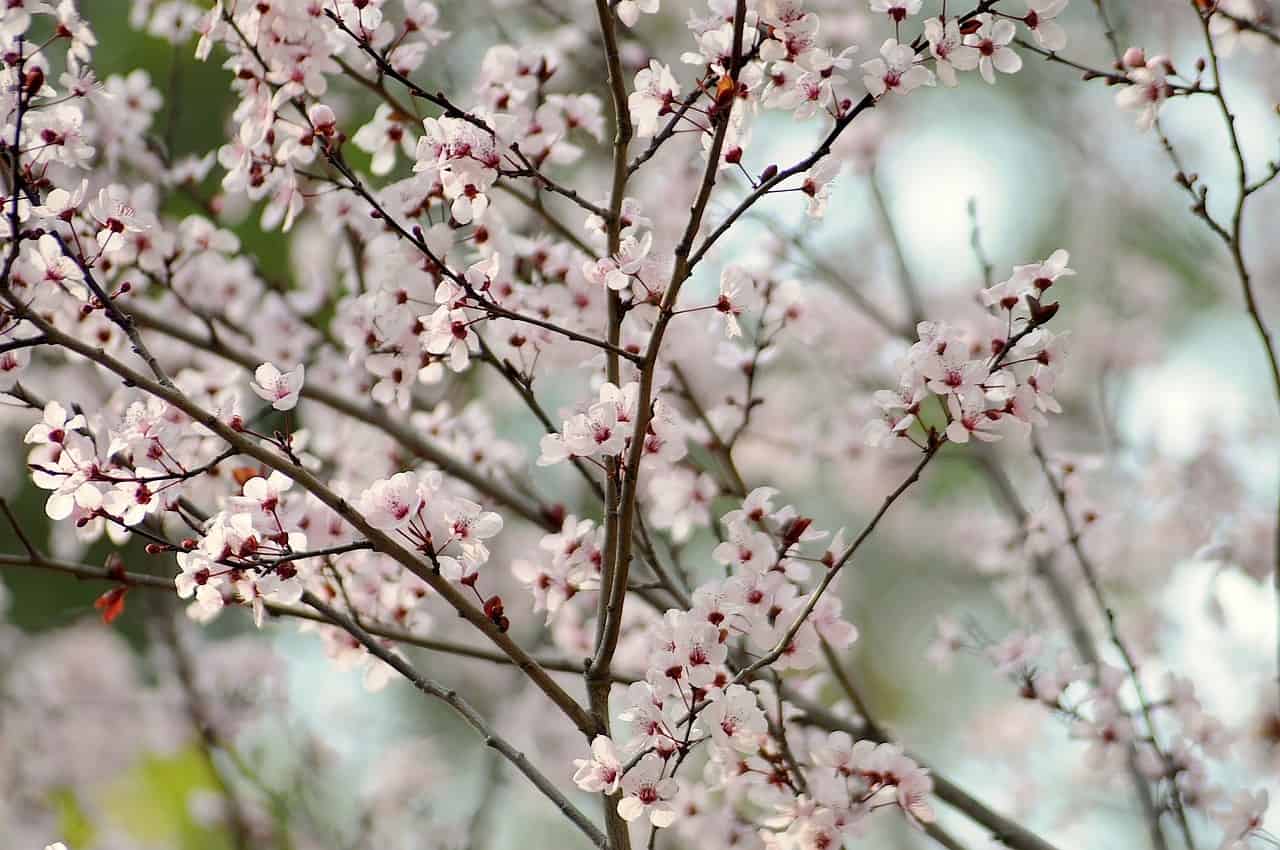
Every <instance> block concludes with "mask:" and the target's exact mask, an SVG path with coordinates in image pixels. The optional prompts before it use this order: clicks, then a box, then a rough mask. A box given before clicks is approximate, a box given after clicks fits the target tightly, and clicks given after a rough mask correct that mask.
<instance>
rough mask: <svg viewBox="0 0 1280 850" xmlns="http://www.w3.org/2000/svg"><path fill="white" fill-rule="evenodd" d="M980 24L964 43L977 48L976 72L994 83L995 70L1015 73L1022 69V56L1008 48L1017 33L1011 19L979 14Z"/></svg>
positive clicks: (1003, 72)
mask: <svg viewBox="0 0 1280 850" xmlns="http://www.w3.org/2000/svg"><path fill="white" fill-rule="evenodd" d="M979 20H981V21H982V26H981V27H979V28H978V31H977V32H975V33H973V34H972V35H969V36H968V37H966V38H965V40H964V43H965V44H967V45H969V46H971V47H975V48H977V50H978V56H979V59H978V73H980V74H982V79H984V80H986V81H987V82H988V83H991V84H993V85H994V84H995V81H996V71H999V72H1000V73H1002V74H1015V73H1017V72H1018V71H1019V70H1021V69H1022V57H1020V56H1019V55H1018V54H1016V53H1014V52H1013V50H1012V49H1010V47H1009V44H1010V42H1012V41H1013V38H1014V36H1015V35H1017V34H1018V31H1017V28H1016V27H1015V26H1014V25H1013V21H1007V20H1005V19H1003V18H999V19H997V18H993V17H992V16H991V15H980V16H979Z"/></svg>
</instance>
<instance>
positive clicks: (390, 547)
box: [0, 284, 594, 735]
mask: <svg viewBox="0 0 1280 850" xmlns="http://www.w3.org/2000/svg"><path fill="white" fill-rule="evenodd" d="M0 295H3V296H4V297H5V299H7V300H8V301H9V303H10V305H11V306H12V307H13V308H14V310H15V312H17V313H18V314H19V315H21V316H22V317H23V318H25V319H26V320H27V321H29V322H31V323H32V324H33V325H35V326H36V327H37V328H39V329H40V330H42V331H43V332H44V333H45V334H47V335H48V336H49V339H50V340H51V341H52V342H54V343H55V344H56V345H60V346H62V347H64V348H66V349H67V350H69V351H72V352H75V353H76V354H79V355H80V356H82V357H84V358H86V359H87V360H90V361H92V362H94V363H97V364H98V365H99V366H102V367H103V368H105V369H106V370H107V371H109V372H113V373H114V374H116V375H117V376H118V377H120V378H122V379H123V380H124V381H125V383H126V384H130V385H133V386H136V387H137V388H139V389H140V390H142V391H144V392H147V393H149V394H151V395H153V396H155V397H157V398H159V399H161V400H163V401H166V402H168V403H169V404H171V405H172V406H174V407H175V408H177V409H178V410H181V411H182V412H184V413H186V414H187V415H188V416H190V417H191V418H192V419H193V420H194V421H195V422H198V423H199V424H201V425H203V426H204V427H206V428H208V429H209V431H210V432H212V433H213V434H216V435H217V436H218V437H220V438H221V439H222V440H223V441H225V442H226V443H228V444H229V445H231V446H234V447H235V448H237V449H239V450H240V452H241V453H242V454H245V455H248V456H250V457H252V458H254V459H255V460H258V461H259V462H260V463H262V464H264V465H266V466H267V467H269V468H271V469H274V470H277V471H279V472H282V473H284V474H285V475H287V476H289V477H290V478H291V479H293V480H294V481H295V482H297V483H298V484H299V485H301V486H302V487H303V488H304V489H305V490H307V491H308V492H310V493H312V494H313V495H315V496H316V498H317V499H318V500H319V501H321V502H322V503H324V504H325V505H326V506H328V507H329V508H330V509H332V510H333V511H334V512H335V513H337V514H338V515H339V516H340V517H342V518H343V519H344V520H345V521H346V522H347V523H348V524H349V525H351V526H352V527H353V528H355V529H356V530H357V531H358V532H359V533H360V534H361V535H362V536H363V537H365V538H366V539H367V540H368V541H369V542H370V543H371V544H372V545H373V546H374V548H375V549H377V550H378V551H379V552H382V553H383V554H386V555H388V556H390V557H391V558H392V559H394V560H395V561H397V562H398V563H400V564H401V566H403V567H404V568H405V569H407V570H409V572H411V573H413V574H414V575H416V576H418V577H419V578H421V579H422V580H423V581H424V582H426V583H427V585H428V586H430V587H431V588H432V589H433V590H435V591H436V592H437V593H438V594H439V595H440V596H441V597H443V599H444V600H445V602H447V603H448V604H449V605H450V606H452V607H453V608H454V609H455V610H456V611H457V612H458V613H459V614H460V615H461V616H462V617H463V618H465V619H466V620H467V621H468V622H470V623H471V624H472V625H474V626H475V627H476V628H477V629H479V630H480V631H481V632H482V633H483V634H484V635H485V637H487V638H488V639H489V640H491V641H492V642H493V643H494V644H496V645H497V646H498V648H499V649H501V650H502V651H503V652H504V653H506V654H507V655H508V656H510V657H511V659H512V661H513V662H514V663H515V664H516V665H517V666H518V667H519V668H520V669H521V670H522V671H524V673H525V675H527V676H528V677H529V678H530V680H532V681H533V682H534V684H536V685H537V686H538V688H539V689H541V690H542V691H543V693H545V694H546V695H547V697H548V698H549V699H551V701H552V702H553V703H554V704H555V705H556V706H557V707H558V708H559V709H560V710H561V711H562V712H563V713H564V714H565V716H566V717H568V718H569V719H570V720H571V721H572V722H573V724H574V725H575V726H576V727H577V728H578V729H579V730H580V731H582V732H583V733H584V734H588V735H589V734H591V733H592V730H593V728H594V727H593V725H592V723H591V720H590V717H589V716H588V715H587V713H586V711H584V710H583V708H582V706H580V705H579V704H578V703H577V701H576V700H574V698H573V697H572V696H570V695H569V694H568V692H567V691H565V690H564V688H562V687H561V686H560V684H559V683H557V682H556V681H555V680H554V679H552V678H551V677H550V676H549V675H548V674H547V671H546V670H544V669H543V668H542V667H541V666H540V665H539V664H538V663H537V661H535V660H534V659H533V658H532V657H531V656H530V655H529V654H528V653H527V652H525V650H524V649H523V648H521V647H520V646H519V645H518V644H516V643H515V641H513V640H512V639H511V638H510V637H509V636H508V635H507V634H506V633H505V632H503V631H501V630H500V629H499V628H498V627H497V626H496V625H494V624H493V623H492V622H491V621H490V619H489V618H488V617H487V616H486V615H485V613H484V612H483V611H482V610H481V609H480V608H478V607H477V606H476V605H475V604H474V603H473V602H472V601H471V600H470V599H469V598H468V597H467V596H466V595H465V594H464V593H463V592H462V591H460V590H459V589H458V588H457V587H455V586H454V585H453V583H452V582H450V581H448V580H447V579H445V578H444V577H443V576H441V575H440V574H439V573H438V572H436V571H435V570H433V569H432V568H431V566H429V565H427V564H425V563H423V562H422V561H421V560H420V559H419V558H418V557H417V556H416V555H415V554H414V553H413V552H411V551H410V550H408V549H406V548H405V547H404V546H402V545H401V544H400V543H399V542H398V541H397V540H395V539H394V538H393V537H391V536H390V535H388V534H386V533H385V532H383V531H382V530H381V529H378V528H375V527H374V526H372V525H370V524H369V522H368V521H367V520H366V519H365V518H364V516H363V515H361V514H360V512H359V511H357V510H355V509H354V508H353V507H352V506H351V505H350V504H349V503H348V502H347V500H346V499H344V498H342V497H341V496H339V495H338V494H336V493H334V492H333V490H331V489H330V488H329V487H328V486H327V485H325V484H324V483H323V482H322V481H320V479H319V478H317V477H316V476H315V475H314V474H313V473H312V472H311V471H310V470H308V469H306V468H304V467H303V466H301V465H299V464H297V463H294V462H293V461H292V460H289V459H287V458H283V457H281V456H280V455H279V454H278V453H276V452H274V451H270V450H268V449H266V448H263V447H262V446H260V445H259V444H258V443H256V442H254V441H252V440H250V439H248V438H247V437H246V436H245V435H244V434H241V433H240V432H239V431H236V430H235V429H234V428H232V427H231V426H230V425H228V424H226V423H225V422H223V421H221V420H220V419H218V418H217V417H216V416H214V415H213V414H211V413H209V412H208V411H207V410H205V409H204V408H202V407H200V405H198V404H196V403H195V402H193V401H192V400H191V399H190V398H188V397H187V396H186V394H185V393H183V392H181V391H180V390H178V389H176V388H173V387H168V386H165V385H163V384H162V383H160V382H159V381H157V380H153V379H151V378H148V377H147V376H145V375H143V374H141V373H139V372H137V371H135V370H133V369H131V368H130V367H129V366H128V365H126V364H124V363H122V362H120V361H119V360H117V359H115V358H114V357H112V356H110V355H109V354H107V353H106V352H104V351H102V350H101V349H98V348H95V347H93V346H91V345H89V344H87V343H85V342H82V341H81V340H79V339H77V338H75V337H73V336H71V335H69V334H66V333H63V332H62V331H60V330H58V329H57V328H56V327H54V326H53V325H51V324H49V323H48V322H47V321H45V319H44V318H43V317H41V316H40V315H38V314H36V313H35V312H34V311H32V310H31V309H30V308H28V307H27V306H26V305H24V304H23V303H22V302H21V300H20V299H18V298H17V297H16V296H15V295H14V294H13V292H12V290H10V289H9V288H8V286H7V284H6V285H5V286H4V287H2V288H0Z"/></svg>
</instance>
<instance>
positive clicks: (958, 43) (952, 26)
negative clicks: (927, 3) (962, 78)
mask: <svg viewBox="0 0 1280 850" xmlns="http://www.w3.org/2000/svg"><path fill="white" fill-rule="evenodd" d="M924 35H925V38H927V39H928V40H929V52H930V53H932V54H933V59H934V63H933V69H934V71H935V72H936V73H937V75H938V79H940V80H942V84H943V85H944V86H954V85H956V83H957V82H958V80H957V79H956V71H972V70H973V69H974V68H976V67H978V48H976V47H969V46H968V45H966V44H965V43H964V37H963V36H962V35H960V23H959V22H958V21H957V20H956V19H955V18H950V19H948V20H947V22H946V24H943V23H942V19H941V18H930V19H929V20H927V21H925V22H924Z"/></svg>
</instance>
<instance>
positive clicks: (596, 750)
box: [573, 735, 622, 794]
mask: <svg viewBox="0 0 1280 850" xmlns="http://www.w3.org/2000/svg"><path fill="white" fill-rule="evenodd" d="M573 766H574V767H576V768H577V771H576V772H575V773H574V774H573V781H574V783H575V784H577V786H578V787H579V788H581V789H582V790H583V791H591V792H593V793H595V792H604V793H605V794H612V793H613V792H614V791H617V790H618V785H619V784H620V783H621V782H622V763H621V762H619V761H618V751H617V749H616V748H615V747H614V746H613V741H611V740H609V738H608V737H607V736H605V735H597V736H596V737H595V739H594V740H593V741H592V742H591V758H590V759H574V760H573Z"/></svg>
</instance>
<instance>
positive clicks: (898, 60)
mask: <svg viewBox="0 0 1280 850" xmlns="http://www.w3.org/2000/svg"><path fill="white" fill-rule="evenodd" d="M862 84H863V85H864V86H866V87H867V91H868V92H869V93H870V94H871V96H872V97H875V98H880V97H883V96H884V95H885V94H886V93H888V92H893V93H894V94H899V95H906V94H910V93H911V92H912V91H914V90H915V89H917V88H919V87H920V86H931V85H933V84H934V76H933V72H932V71H930V70H929V69H928V68H926V67H924V66H923V65H920V64H918V63H917V62H916V52H915V50H914V49H913V48H912V47H911V45H909V44H899V43H898V41H897V40H896V39H892V38H890V39H888V40H886V41H885V42H884V44H882V45H880V57H879V58H877V59H871V60H870V61H867V62H863V63H862Z"/></svg>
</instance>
